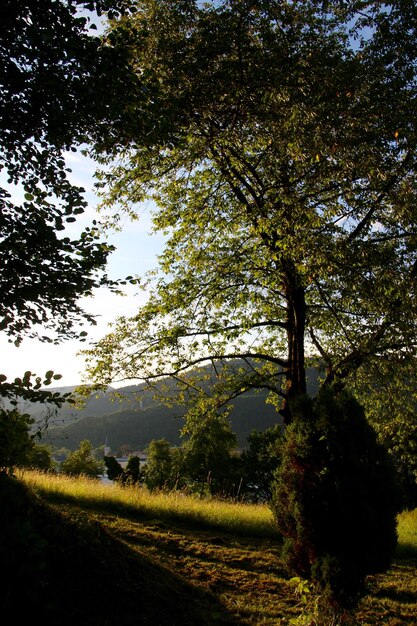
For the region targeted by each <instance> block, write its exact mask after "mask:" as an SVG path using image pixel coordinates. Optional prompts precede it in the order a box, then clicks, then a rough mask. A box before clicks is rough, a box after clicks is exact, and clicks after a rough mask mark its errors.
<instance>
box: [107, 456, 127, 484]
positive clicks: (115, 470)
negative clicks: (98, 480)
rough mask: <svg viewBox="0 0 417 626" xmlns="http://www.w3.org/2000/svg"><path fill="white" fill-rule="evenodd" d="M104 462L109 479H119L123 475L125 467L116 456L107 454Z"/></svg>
mask: <svg viewBox="0 0 417 626" xmlns="http://www.w3.org/2000/svg"><path fill="white" fill-rule="evenodd" d="M104 464H105V466H106V470H107V478H108V479H109V480H119V479H120V477H121V476H122V475H123V467H122V466H121V465H120V463H119V462H118V460H117V459H116V458H115V457H114V456H105V457H104Z"/></svg>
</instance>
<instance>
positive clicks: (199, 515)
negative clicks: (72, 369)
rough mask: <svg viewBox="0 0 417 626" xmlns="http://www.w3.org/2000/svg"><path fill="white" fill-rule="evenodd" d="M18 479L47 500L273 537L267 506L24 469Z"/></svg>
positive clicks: (275, 533) (274, 535) (274, 533)
mask: <svg viewBox="0 0 417 626" xmlns="http://www.w3.org/2000/svg"><path fill="white" fill-rule="evenodd" d="M21 478H22V479H23V480H24V482H26V483H27V484H29V485H30V486H32V487H33V488H34V489H35V491H37V492H39V493H42V494H43V495H44V496H45V497H46V498H47V499H52V500H55V501H57V500H58V501H65V500H67V501H71V502H76V503H78V504H79V505H80V506H81V507H85V508H96V509H100V510H107V511H109V512H117V511H119V512H123V513H125V514H127V515H134V516H138V517H141V518H145V517H146V518H161V519H170V520H177V521H178V522H180V521H184V522H186V523H187V524H195V525H196V526H200V527H208V528H218V529H222V530H224V531H229V532H231V533H235V534H248V535H253V536H264V537H277V530H276V528H275V525H274V521H273V516H272V513H271V511H270V509H269V507H268V506H267V505H262V504H256V505H255V504H245V503H240V502H226V501H222V500H216V499H211V500H207V499H200V498H198V497H197V496H192V495H187V494H184V493H182V492H180V491H173V492H170V493H165V492H154V493H151V492H149V491H147V489H145V488H143V487H135V486H121V485H118V484H117V483H115V484H110V485H109V484H105V483H102V482H100V481H98V480H92V479H89V478H86V477H80V478H72V477H69V476H64V475H56V474H44V473H41V472H34V471H25V472H24V473H22V474H21Z"/></svg>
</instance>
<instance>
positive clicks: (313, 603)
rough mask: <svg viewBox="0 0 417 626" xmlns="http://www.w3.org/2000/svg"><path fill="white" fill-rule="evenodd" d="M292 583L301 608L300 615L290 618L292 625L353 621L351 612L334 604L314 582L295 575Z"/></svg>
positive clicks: (322, 625)
mask: <svg viewBox="0 0 417 626" xmlns="http://www.w3.org/2000/svg"><path fill="white" fill-rule="evenodd" d="M290 584H291V585H292V586H293V587H294V594H295V597H296V598H297V600H298V603H297V608H299V609H300V610H301V613H300V615H298V616H297V617H293V618H292V619H290V621H289V625H290V626H349V625H350V624H351V623H352V622H351V618H350V616H349V613H348V612H347V611H346V610H344V609H340V608H338V607H336V606H332V604H331V603H329V602H328V598H327V597H326V596H325V595H323V594H321V593H320V592H319V590H318V588H317V586H315V585H313V583H311V582H309V581H308V580H305V579H304V578H300V577H299V576H294V577H293V578H291V579H290ZM352 626H353V625H352Z"/></svg>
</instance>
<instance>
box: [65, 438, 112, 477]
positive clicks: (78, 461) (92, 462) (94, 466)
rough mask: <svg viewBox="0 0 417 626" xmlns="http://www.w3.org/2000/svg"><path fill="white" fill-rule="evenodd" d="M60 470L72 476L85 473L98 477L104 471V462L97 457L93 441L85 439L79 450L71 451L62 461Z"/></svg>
mask: <svg viewBox="0 0 417 626" xmlns="http://www.w3.org/2000/svg"><path fill="white" fill-rule="evenodd" d="M60 472H61V473H62V474H69V475H70V476H81V475H85V476H89V477H90V478H98V477H99V476H101V475H102V474H103V472H104V462H103V461H99V460H97V459H96V458H95V456H94V450H93V446H92V444H91V442H90V441H88V440H87V439H83V441H81V443H80V447H79V448H78V450H75V451H74V452H71V453H70V454H69V455H68V458H67V459H65V461H62V463H61V466H60Z"/></svg>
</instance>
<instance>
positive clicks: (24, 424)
mask: <svg viewBox="0 0 417 626" xmlns="http://www.w3.org/2000/svg"><path fill="white" fill-rule="evenodd" d="M32 424H33V418H31V417H30V415H27V414H22V413H20V412H19V411H18V410H17V409H12V410H10V411H6V410H4V409H2V410H1V411H0V474H1V473H2V472H6V473H9V474H10V473H13V471H14V468H15V467H16V466H19V465H25V462H26V460H27V458H28V456H29V453H30V450H31V449H32V446H33V437H32V435H31V432H30V431H31V427H32Z"/></svg>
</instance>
